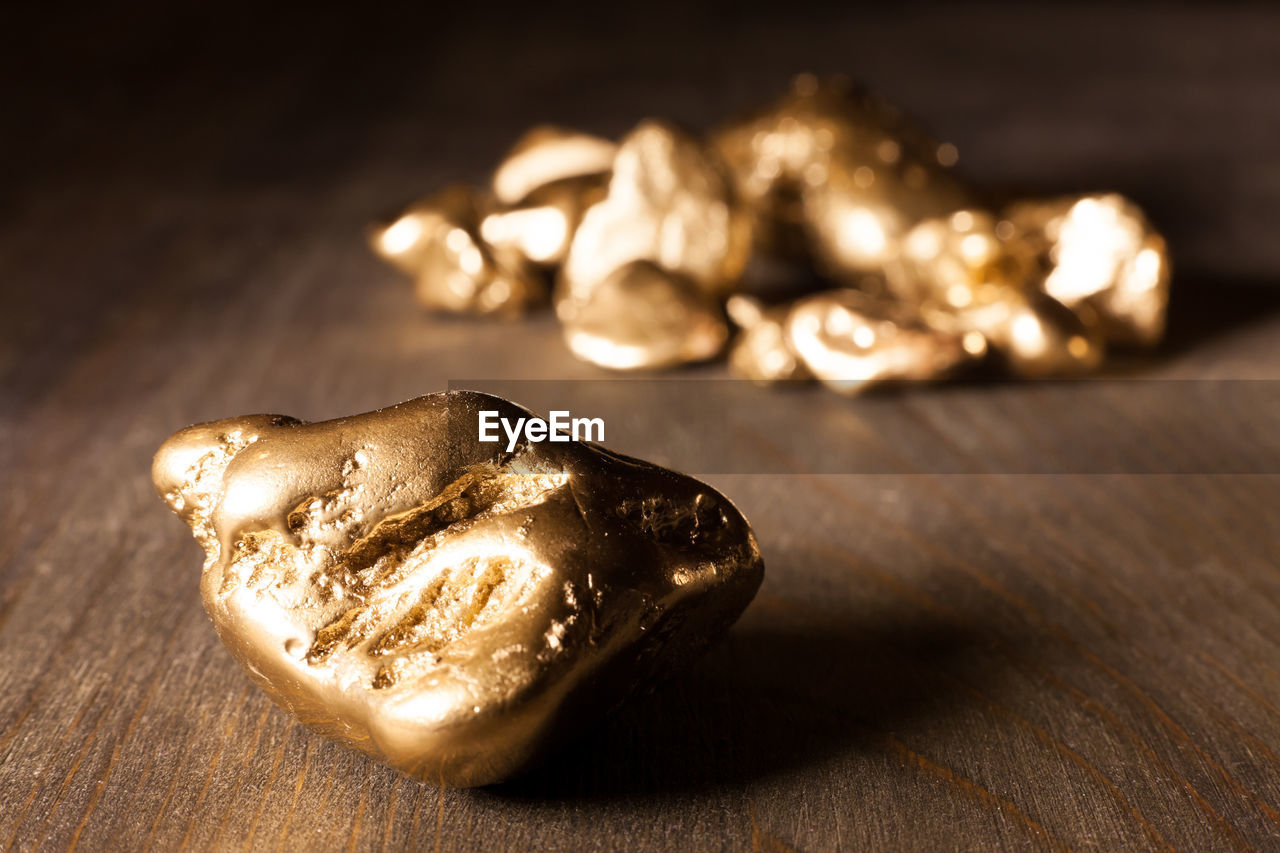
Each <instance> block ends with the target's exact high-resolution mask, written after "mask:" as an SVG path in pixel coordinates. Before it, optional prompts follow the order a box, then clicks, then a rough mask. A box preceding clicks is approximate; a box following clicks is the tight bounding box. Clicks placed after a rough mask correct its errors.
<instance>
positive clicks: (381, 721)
mask: <svg viewBox="0 0 1280 853" xmlns="http://www.w3.org/2000/svg"><path fill="white" fill-rule="evenodd" d="M486 410H487V411H493V412H495V413H496V415H495V417H498V418H504V419H506V420H508V421H509V422H515V421H516V420H517V419H520V418H527V417H529V416H530V413H529V412H528V411H527V410H525V409H522V408H521V407H519V406H516V405H515V404H512V403H509V402H507V401H505V400H502V399H500V398H497V397H492V396H489V395H485V394H477V393H473V392H449V393H443V394H433V395H430V396H427V397H422V398H419V399H417V400H413V401H410V402H408V403H404V404H401V405H399V406H394V407H392V408H389V409H383V410H380V411H377V412H371V413H369V414H365V415H357V416H354V417H349V418H341V419H339V420H334V421H326V422H323V423H316V424H305V423H301V422H299V421H296V420H293V419H291V418H286V417H280V416H271V415H256V416H249V417H243V418H232V419H228V420H223V421H217V422H215V423H210V424H204V425H201V426H194V427H190V428H188V429H185V430H183V431H181V432H179V433H177V434H176V435H174V436H173V437H172V438H170V439H169V440H168V441H166V442H165V444H164V446H163V447H161V448H160V451H159V453H158V454H157V455H156V459H155V465H154V469H153V477H154V479H155V483H156V488H157V490H158V491H159V492H160V494H161V496H162V497H163V498H164V500H165V501H166V502H167V503H168V504H169V506H170V507H172V508H173V510H174V511H175V512H177V513H178V514H179V515H180V516H181V517H182V518H183V520H184V521H186V522H187V523H188V524H189V525H190V526H191V528H192V530H193V532H194V533H195V536H196V539H197V540H198V541H199V542H200V543H201V545H203V546H204V548H205V552H206V559H205V563H204V572H203V576H202V580H201V584H200V588H201V595H202V598H203V600H204V605H205V608H206V610H207V611H208V612H209V615H210V616H211V617H212V619H213V623H214V626H215V628H216V629H217V631H218V634H219V635H220V636H221V638H222V640H223V641H224V642H225V643H226V645H227V647H228V649H229V650H230V651H231V652H232V654H233V655H234V656H235V657H236V658H237V659H238V660H239V661H240V662H241V663H242V664H243V665H244V666H245V668H246V669H247V670H248V672H249V674H250V675H251V676H252V677H253V678H254V679H255V680H256V681H257V682H258V683H259V684H260V685H261V686H262V687H263V688H264V689H266V690H267V692H268V693H270V694H271V696H272V697H273V698H274V699H275V700H276V701H277V702H278V703H279V704H280V705H282V706H283V707H284V708H286V709H287V710H289V711H290V712H291V713H292V714H293V715H294V716H295V717H297V718H298V719H299V720H301V721H302V722H303V723H305V724H307V725H308V726H310V727H311V728H313V729H315V730H317V731H319V732H321V733H323V734H325V735H327V736H329V737H333V738H335V739H337V740H340V741H342V742H344V743H347V744H349V745H351V746H354V747H356V748H359V749H361V750H364V751H365V752H367V753H369V754H371V755H373V756H375V757H377V758H379V759H381V760H383V761H386V762H387V763H389V764H391V765H393V766H395V767H397V768H399V769H401V770H403V771H404V772H406V773H409V774H412V775H414V776H417V777H419V778H421V779H425V780H428V781H431V782H437V783H441V784H445V785H457V786H466V785H481V784H486V783H490V782H495V781H498V780H501V779H505V778H507V777H509V776H511V775H513V774H515V773H518V772H520V771H521V770H523V769H525V768H527V767H528V766H529V765H530V764H531V763H533V762H534V761H536V760H537V759H538V758H539V757H540V756H541V755H543V754H544V753H545V752H546V751H547V750H549V749H551V748H552V747H553V746H554V745H555V744H556V743H557V742H559V741H562V740H564V739H566V738H569V737H572V736H573V735H574V734H576V733H577V732H578V731H579V730H581V729H583V728H586V727H588V726H590V725H592V724H593V723H594V722H595V721H596V720H597V719H599V717H600V715H601V714H603V713H605V712H606V711H608V710H609V709H611V708H612V707H614V706H615V705H616V704H617V703H618V702H620V701H622V700H624V699H625V698H626V697H627V696H628V695H630V694H633V693H635V692H636V691H638V690H643V689H645V688H646V687H647V686H649V685H651V684H652V683H653V682H654V681H655V680H656V679H657V678H659V677H660V676H662V675H663V674H665V673H666V672H667V671H668V669H670V668H671V667H673V666H674V665H676V664H679V663H682V662H684V661H685V660H687V659H688V658H689V657H690V656H691V655H692V654H694V653H696V652H697V651H699V650H700V649H701V648H702V647H703V646H704V645H705V644H706V643H707V642H709V641H710V640H711V639H713V638H714V637H715V636H716V635H718V634H719V633H721V632H722V631H724V630H725V629H726V628H727V627H728V626H729V625H730V624H731V623H732V622H733V621H734V620H735V619H736V618H737V616H738V614H739V613H741V611H742V610H743V608H744V607H746V605H747V603H748V602H749V601H750V600H751V598H752V596H753V595H754V594H755V591H756V589H757V587H758V586H759V584H760V581H761V578H762V575H763V564H762V562H761V558H760V552H759V550H758V548H757V546H756V542H755V538H754V536H753V535H752V533H751V529H750V527H749V526H748V524H747V522H746V520H745V519H744V518H743V517H742V515H741V513H739V512H738V511H737V510H736V509H735V508H734V507H733V505H732V504H730V503H729V501H728V500H726V499H725V498H724V497H723V496H722V495H720V494H718V493H717V492H715V491H714V490H713V489H711V488H709V487H708V486H706V485H705V484H703V483H700V482H698V481H696V480H694V479H692V478H690V477H686V476H684V475H681V474H677V473H675V472H672V471H668V470H665V469H662V468H658V467H656V466H653V465H649V464H647V463H645V462H641V461H639V460H635V459H628V458H625V457H620V456H616V455H614V454H612V453H609V452H608V451H605V450H604V449H602V448H600V447H597V446H595V445H589V444H583V443H580V442H576V441H575V442H554V443H529V442H527V441H526V442H524V443H522V444H520V445H519V446H517V447H516V448H515V449H514V452H510V453H508V452H504V448H505V443H484V442H480V441H479V440H478V435H479V418H480V413H481V411H486Z"/></svg>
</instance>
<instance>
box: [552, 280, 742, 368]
mask: <svg viewBox="0 0 1280 853" xmlns="http://www.w3.org/2000/svg"><path fill="white" fill-rule="evenodd" d="M560 319H561V321H562V323H563V330H564V339H565V342H566V343H568V345H569V349H570V350H571V351H572V352H573V354H574V355H576V356H577V357H578V358H580V359H582V360H583V361H589V362H591V363H592V364H598V365H600V366H601V367H607V368H611V369H613V370H636V369H641V368H658V367H670V366H672V365H676V364H684V363H686V362H692V361H705V360H706V359H708V358H712V357H713V356H715V355H717V354H718V353H719V352H720V350H721V349H723V348H724V344H725V341H726V340H727V339H728V337H729V327H728V324H727V323H726V322H725V319H724V312H723V311H722V310H721V309H720V306H719V304H718V303H717V302H715V301H714V300H712V299H711V297H709V296H707V295H706V294H705V293H703V292H702V290H701V289H700V288H699V287H698V286H697V285H696V284H694V283H693V282H692V281H691V280H689V279H687V278H685V277H684V276H682V275H679V274H678V273H673V272H671V271H669V270H666V269H663V268H662V267H660V266H658V265H656V264H653V263H650V262H649V261H634V262H632V263H629V264H627V265H625V266H623V267H619V268H618V269H616V270H614V271H613V272H612V273H611V274H610V275H609V276H608V277H607V278H606V279H605V280H604V281H602V282H600V283H599V284H597V285H596V286H595V287H593V288H591V289H590V291H589V292H588V293H587V295H586V297H585V298H584V299H583V300H582V301H580V302H570V301H566V302H563V303H561V305H560Z"/></svg>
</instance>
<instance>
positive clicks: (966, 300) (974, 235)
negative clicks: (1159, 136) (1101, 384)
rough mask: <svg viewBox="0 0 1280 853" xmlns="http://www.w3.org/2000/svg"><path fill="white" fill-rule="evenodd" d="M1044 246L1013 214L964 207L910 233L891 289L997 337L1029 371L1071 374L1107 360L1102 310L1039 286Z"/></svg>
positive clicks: (931, 320)
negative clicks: (1000, 216) (1031, 239)
mask: <svg viewBox="0 0 1280 853" xmlns="http://www.w3.org/2000/svg"><path fill="white" fill-rule="evenodd" d="M1036 270H1037V261H1036V250H1035V248H1034V247H1033V246H1032V245H1030V244H1029V243H1028V241H1027V240H1026V238H1025V236H1024V235H1023V233H1022V232H1021V231H1020V230H1019V229H1018V228H1017V227H1016V226H1014V225H1013V223H1011V222H1009V221H1008V220H999V221H997V219H996V217H995V216H994V215H993V214H991V213H989V212H986V211H982V210H976V209H966V210H958V211H956V212H955V213H953V214H951V215H950V216H947V217H945V218H941V219H926V220H925V221H923V222H921V223H919V224H918V225H916V226H915V228H913V229H911V231H910V232H909V233H908V234H907V236H906V237H905V238H904V239H903V241H902V246H901V249H900V251H899V253H898V256H897V257H896V258H895V260H894V262H893V263H891V264H890V265H889V266H888V268H887V272H888V281H889V287H890V291H891V292H892V293H893V294H894V295H895V296H896V297H897V298H898V299H899V300H900V301H901V302H902V304H904V305H912V306H915V307H916V310H918V311H919V314H920V316H921V318H922V319H924V321H925V322H927V323H928V324H929V325H930V326H932V327H934V328H936V329H940V330H943V331H947V332H952V333H955V334H960V335H968V336H970V338H971V343H975V345H976V340H977V338H975V337H973V336H981V338H982V339H984V340H986V341H988V342H990V344H991V346H992V347H993V348H994V349H995V350H996V351H997V352H998V353H999V354H1000V355H1001V356H1002V357H1003V358H1004V360H1005V362H1006V363H1007V364H1008V366H1009V368H1010V370H1012V371H1013V373H1015V374H1017V375H1018V376H1022V377H1026V378H1043V377H1047V376H1070V375H1075V374H1079V373H1083V372H1086V371H1088V370H1092V369H1094V368H1095V367H1097V366H1098V364H1099V363H1100V362H1101V360H1102V356H1103V350H1104V346H1105V345H1104V342H1103V339H1102V330H1101V327H1100V326H1099V324H1098V321H1097V314H1096V313H1095V312H1094V311H1093V310H1092V309H1091V308H1090V307H1089V306H1088V305H1084V304H1077V306H1076V307H1075V310H1072V309H1070V308H1068V307H1067V306H1065V305H1063V304H1062V303H1061V302H1059V301H1058V300H1056V299H1054V298H1053V297H1051V296H1049V295H1048V294H1045V293H1042V292H1040V291H1039V290H1038V289H1037V283H1038V277H1037V274H1036Z"/></svg>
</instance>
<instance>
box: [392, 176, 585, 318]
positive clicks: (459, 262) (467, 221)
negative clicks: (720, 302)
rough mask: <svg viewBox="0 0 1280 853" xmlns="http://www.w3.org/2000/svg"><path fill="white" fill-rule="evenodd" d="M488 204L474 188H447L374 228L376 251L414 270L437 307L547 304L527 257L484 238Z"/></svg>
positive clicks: (480, 310) (499, 311)
mask: <svg viewBox="0 0 1280 853" xmlns="http://www.w3.org/2000/svg"><path fill="white" fill-rule="evenodd" d="M486 204H487V200H485V199H483V198H482V197H481V196H480V195H479V194H478V193H476V191H475V190H473V189H472V188H471V187H468V186H465V185H462V184H456V185H453V186H450V187H447V188H445V189H444V190H441V191H440V192H438V193H436V194H435V195H433V196H431V197H429V198H427V199H424V200H423V201H421V202H419V203H417V204H415V205H414V206H412V207H410V208H409V209H408V210H406V211H405V212H404V213H402V214H401V215H400V216H399V217H397V218H396V219H395V220H394V221H392V222H390V223H388V224H386V225H382V226H378V227H376V228H374V229H373V232H372V234H371V242H372V243H373V248H374V251H376V252H377V253H378V254H379V255H381V256H382V258H383V259H385V260H386V261H388V262H390V263H392V264H394V265H395V266H397V267H399V268H400V269H402V270H404V271H405V272H407V273H409V274H410V275H412V276H413V277H414V282H415V286H414V294H415V295H416V296H417V299H418V302H420V303H421V304H422V305H424V306H425V307H427V308H430V309H432V310H434V311H443V312H449V313H458V314H485V315H505V316H512V315H516V314H520V313H522V312H524V311H526V310H528V309H530V308H532V307H535V306H537V305H540V304H543V303H545V301H546V287H545V285H544V284H543V283H542V282H541V281H540V280H539V278H538V277H537V276H536V275H535V274H534V273H533V271H532V270H530V269H529V268H528V265H527V262H526V258H524V257H523V256H521V255H520V254H519V253H518V252H516V251H515V250H514V249H513V248H511V247H508V246H503V245H490V244H488V243H486V242H485V241H484V240H483V239H482V238H481V236H480V234H479V229H480V223H481V217H482V215H483V208H484V207H485V206H486ZM552 227H554V224H553V225H552ZM565 227H567V226H565Z"/></svg>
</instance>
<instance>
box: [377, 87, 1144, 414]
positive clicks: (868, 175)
mask: <svg viewBox="0 0 1280 853" xmlns="http://www.w3.org/2000/svg"><path fill="white" fill-rule="evenodd" d="M957 159H958V152H957V151H956V148H955V146H953V145H950V144H945V143H944V144H939V143H938V142H937V141H936V140H934V139H931V138H930V137H929V136H928V135H927V134H925V133H924V132H923V131H921V130H920V129H919V128H918V127H916V126H915V125H913V124H912V123H911V122H910V121H908V120H907V119H905V118H904V117H903V116H902V115H901V114H900V113H898V112H897V111H896V110H895V109H893V108H892V107H889V106H887V105H886V104H884V103H883V102H881V101H879V100H877V99H875V98H874V97H872V96H870V95H868V94H866V93H864V92H862V91H860V90H857V89H855V88H854V87H852V86H851V85H849V84H848V83H847V82H845V81H843V80H839V79H836V80H830V81H819V80H818V79H817V78H815V77H813V76H811V75H801V76H799V77H797V78H796V79H795V81H794V82H793V84H792V87H791V91H790V92H788V93H787V94H786V95H785V96H784V97H783V98H782V99H781V100H780V101H778V102H777V103H775V104H774V105H773V106H771V107H769V108H767V109H765V110H763V111H761V112H759V113H757V114H755V115H752V116H748V117H745V118H742V119H740V120H738V121H735V122H733V123H731V124H729V125H727V126H725V127H723V128H721V129H719V130H717V131H715V132H713V133H712V134H711V135H710V136H709V137H708V138H707V139H699V138H696V137H694V136H691V135H690V134H688V133H686V132H684V131H682V130H680V129H678V128H676V127H674V126H672V125H670V124H667V123H665V122H662V121H656V120H646V121H644V122H642V123H641V124H640V125H639V126H637V127H636V128H635V129H634V130H632V131H631V132H630V133H628V134H627V135H626V136H625V137H624V138H623V139H622V140H621V141H620V142H618V143H616V144H615V143H614V142H611V141H609V140H606V139H601V138H598V137H595V136H591V135H587V134H582V133H576V132H573V131H569V130H563V129H559V128H554V127H539V128H535V129H533V130H531V131H529V132H528V133H527V134H526V135H525V136H524V137H523V138H521V139H520V140H519V141H518V142H517V143H516V145H515V146H514V148H513V149H512V150H511V152H510V153H509V154H508V155H507V156H506V158H505V159H504V160H503V161H502V163H501V164H500V165H499V166H498V168H497V170H496V171H495V172H494V175H493V180H492V186H491V187H490V188H489V189H487V190H481V189H477V188H473V187H467V186H453V187H449V188H447V189H445V190H443V191H441V192H439V193H437V194H436V195H434V196H431V197H429V198H427V199H424V200H422V201H420V202H418V203H416V204H414V205H413V206H412V207H410V208H409V209H408V210H406V211H405V212H404V213H402V214H401V215H400V216H399V217H398V218H396V219H395V220H394V221H392V222H390V223H389V224H386V225H381V226H378V227H376V228H375V229H374V230H373V233H372V242H373V245H374V248H375V250H376V251H377V252H378V253H379V254H380V255H381V256H382V257H383V258H385V259H386V260H388V261H390V262H391V263H393V264H395V265H396V266H398V267H400V268H401V269H403V270H404V271H405V272H407V273H409V274H410V275H412V276H413V277H414V280H415V282H416V293H417V297H418V300H419V301H420V302H421V303H422V304H423V305H425V306H426V307H428V308H431V309H434V310H438V311H445V312H456V313H467V314H479V315H498V316H511V315H518V314H521V313H523V312H526V311H529V310H531V309H535V308H538V307H541V306H544V305H546V304H547V303H548V302H550V303H552V304H553V305H554V307H555V311H556V315H557V316H558V318H559V319H560V321H561V323H562V326H563V333H564V338H565V342H566V343H567V344H568V346H569V348H570V349H571V350H572V351H573V353H574V354H575V355H577V356H578V357H579V358H581V359H583V360H585V361H588V362H592V363H594V364H597V365H600V366H602V367H606V368H610V369H614V370H635V369H656V368H664V367H671V366H675V365H680V364H684V363H688V362H697V361H704V360H707V359H711V358H714V357H716V356H718V355H720V354H721V353H722V352H724V351H725V349H726V348H727V349H728V354H729V355H728V358H729V366H730V368H731V370H732V371H733V372H734V373H735V374H736V375H738V376H741V377H744V378H747V379H751V380H753V381H756V382H760V383H766V384H767V383H774V382H780V381H787V380H800V379H811V378H816V379H818V380H820V381H822V382H823V383H825V384H826V385H828V386H830V387H831V388H833V389H835V390H837V391H839V392H842V393H846V394H854V393H858V392H860V391H862V390H865V389H866V388H868V387H872V386H874V385H878V384H882V383H895V382H906V381H923V380H934V379H938V378H940V377H944V376H947V375H949V374H952V373H954V372H955V371H957V370H958V369H961V368H962V367H964V366H965V365H967V364H971V363H974V362H977V361H979V360H983V359H988V358H992V359H997V360H999V362H1000V363H1002V364H1003V365H1004V366H1005V368H1006V369H1007V370H1008V371H1009V372H1010V373H1012V374H1013V375H1016V376H1020V377H1027V378H1037V377H1050V376H1073V375H1079V374H1081V373H1084V372H1087V371H1091V370H1093V369H1095V368H1096V367H1098V365H1099V364H1100V363H1101V361H1102V358H1103V355H1104V352H1105V349H1106V347H1107V346H1108V345H1109V344H1116V345H1121V346H1140V347H1145V346H1151V345H1154V344H1155V343H1157V342H1158V341H1159V339H1160V337H1161V335H1162V334H1163V332H1164V325H1165V313H1166V306H1167V303H1168V294H1169V264H1168V258H1167V253H1166V247H1165V241H1164V239H1163V238H1162V237H1161V236H1160V234H1158V233H1157V232H1156V231H1154V230H1153V229H1152V227H1151V225H1150V224H1149V223H1148V221H1147V219H1146V217H1145V216H1144V215H1143V213H1142V211H1141V210H1140V209H1139V208H1138V207H1137V206H1136V205H1134V204H1133V203H1132V202H1130V201H1129V200H1127V199H1125V198H1123V197H1122V196H1119V195H1116V194H1112V193H1108V194H1092V195H1080V196H1070V197H1066V198H1052V199H1031V200H1019V201H1015V202H1013V203H1010V204H1007V205H1004V206H1001V207H992V206H987V205H983V204H981V203H980V201H979V196H978V194H977V193H976V192H975V191H974V189H973V188H971V187H970V186H968V185H966V184H965V183H963V182H962V181H961V180H959V179H958V178H957V177H956V175H955V174H954V173H953V171H952V167H953V166H954V164H955V163H956V161H957ZM749 264H750V267H749ZM760 270H764V271H771V270H772V271H777V270H790V271H798V270H803V271H807V272H806V273H804V274H802V275H801V276H799V277H795V276H792V277H791V280H793V281H794V280H800V281H803V282H807V283H808V284H807V286H802V287H800V288H798V289H797V288H796V287H794V286H792V287H790V288H785V287H767V286H766V287H761V286H759V285H758V282H759V281H767V280H768V279H769V276H768V275H760V274H758V273H759V271H760ZM753 273H755V274H754V275H753ZM775 278H776V276H775ZM781 278H783V279H785V278H787V277H786V276H782V277H781ZM819 281H821V282H825V284H823V285H821V287H826V288H831V289H817V290H815V288H817V287H818V285H815V284H813V282H819ZM833 286H834V287H833ZM734 329H736V331H731V330H734Z"/></svg>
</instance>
